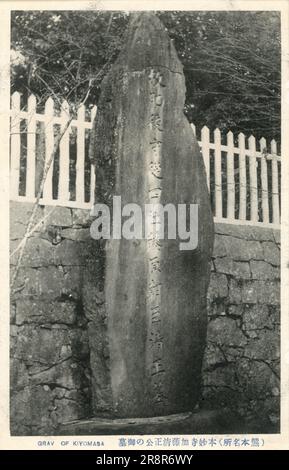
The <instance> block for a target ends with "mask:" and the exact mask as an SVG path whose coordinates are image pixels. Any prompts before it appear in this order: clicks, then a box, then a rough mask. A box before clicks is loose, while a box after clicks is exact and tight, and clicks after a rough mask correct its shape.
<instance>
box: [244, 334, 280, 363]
mask: <svg viewBox="0 0 289 470" xmlns="http://www.w3.org/2000/svg"><path fill="white" fill-rule="evenodd" d="M244 356H245V357H246V358H248V359H251V360H259V361H265V362H266V361H268V363H271V365H272V363H273V362H274V361H276V360H279V358H280V340H279V336H278V334H276V331H272V330H267V329H263V330H260V332H259V335H258V338H255V339H253V340H251V341H249V342H248V345H247V346H246V347H245V350H244Z"/></svg>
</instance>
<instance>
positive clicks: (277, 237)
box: [273, 230, 281, 244]
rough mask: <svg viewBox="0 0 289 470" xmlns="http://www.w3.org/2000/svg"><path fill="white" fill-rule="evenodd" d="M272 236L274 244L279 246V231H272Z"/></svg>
mask: <svg viewBox="0 0 289 470" xmlns="http://www.w3.org/2000/svg"><path fill="white" fill-rule="evenodd" d="M273 235H274V239H275V242H276V243H278V244H280V243H281V231H280V230H273Z"/></svg>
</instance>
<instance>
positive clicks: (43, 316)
mask: <svg viewBox="0 0 289 470" xmlns="http://www.w3.org/2000/svg"><path fill="white" fill-rule="evenodd" d="M75 321H76V304H75V302H72V301H69V300H66V301H63V302H60V301H58V302H57V301H46V302H45V301H39V300H22V299H21V300H18V301H17V302H16V324H17V325H22V324H23V323H34V324H44V323H45V324H47V323H64V324H66V325H73V324H74V323H75Z"/></svg>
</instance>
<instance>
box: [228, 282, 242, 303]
mask: <svg viewBox="0 0 289 470" xmlns="http://www.w3.org/2000/svg"><path fill="white" fill-rule="evenodd" d="M229 301H230V302H231V303H232V304H239V303H241V302H242V283H241V282H240V281H236V280H235V279H230V281H229Z"/></svg>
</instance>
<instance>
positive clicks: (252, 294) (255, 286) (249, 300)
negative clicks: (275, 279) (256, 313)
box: [242, 281, 261, 304]
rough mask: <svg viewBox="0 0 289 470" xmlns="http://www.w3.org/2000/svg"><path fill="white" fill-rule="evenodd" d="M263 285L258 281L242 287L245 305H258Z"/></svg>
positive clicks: (249, 282)
mask: <svg viewBox="0 0 289 470" xmlns="http://www.w3.org/2000/svg"><path fill="white" fill-rule="evenodd" d="M260 286H261V284H260V283H259V282H258V281H248V282H246V283H244V284H243V286H242V302H243V303H245V304H256V303H257V300H258V297H259V292H260Z"/></svg>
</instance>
